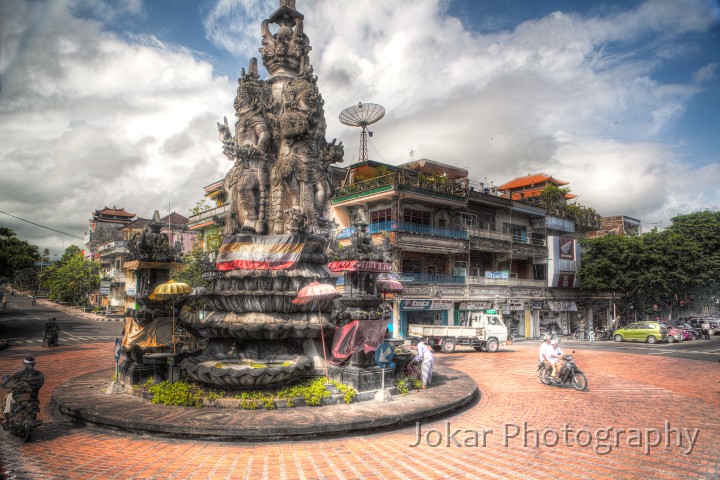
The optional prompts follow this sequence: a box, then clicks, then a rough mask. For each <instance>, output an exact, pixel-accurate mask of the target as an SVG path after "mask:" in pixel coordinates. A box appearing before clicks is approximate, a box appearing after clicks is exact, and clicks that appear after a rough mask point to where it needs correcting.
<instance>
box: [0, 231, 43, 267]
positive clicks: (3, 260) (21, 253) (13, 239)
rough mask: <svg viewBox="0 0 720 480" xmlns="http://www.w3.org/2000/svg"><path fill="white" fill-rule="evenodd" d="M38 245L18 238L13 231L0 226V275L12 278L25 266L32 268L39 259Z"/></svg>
mask: <svg viewBox="0 0 720 480" xmlns="http://www.w3.org/2000/svg"><path fill="white" fill-rule="evenodd" d="M39 258H40V256H39V254H38V247H37V246H35V245H30V244H29V243H28V242H26V241H25V240H20V239H19V238H18V237H17V234H16V233H15V231H13V230H12V229H10V228H7V227H0V277H1V278H6V279H8V280H14V278H15V275H16V274H17V273H18V272H20V271H21V270H23V269H25V268H32V267H34V266H35V263H36V262H37V261H38V260H39Z"/></svg>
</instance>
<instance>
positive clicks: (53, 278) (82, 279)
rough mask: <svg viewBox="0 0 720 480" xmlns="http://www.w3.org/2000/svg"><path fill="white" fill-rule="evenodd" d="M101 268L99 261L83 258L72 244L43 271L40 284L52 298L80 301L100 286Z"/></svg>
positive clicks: (64, 300)
mask: <svg viewBox="0 0 720 480" xmlns="http://www.w3.org/2000/svg"><path fill="white" fill-rule="evenodd" d="M101 269H102V266H101V265H100V264H99V263H96V262H91V261H89V260H86V259H85V258H83V256H82V253H81V250H80V249H79V248H78V247H76V246H74V245H72V246H70V247H68V248H67V249H65V253H64V254H63V256H62V258H61V259H60V261H59V262H56V263H54V264H53V265H52V266H50V267H49V268H48V269H47V270H45V272H43V275H42V278H41V286H42V287H43V288H46V289H47V290H48V291H49V294H50V298H51V299H53V300H57V301H60V302H71V303H80V302H82V301H83V300H84V299H85V298H86V297H87V294H88V293H90V292H91V291H93V290H97V289H98V288H100V270H101Z"/></svg>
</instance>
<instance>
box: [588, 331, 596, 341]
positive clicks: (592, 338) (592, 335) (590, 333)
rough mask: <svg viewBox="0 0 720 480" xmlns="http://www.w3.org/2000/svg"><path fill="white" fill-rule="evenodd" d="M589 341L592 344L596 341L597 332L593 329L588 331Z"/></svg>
mask: <svg viewBox="0 0 720 480" xmlns="http://www.w3.org/2000/svg"><path fill="white" fill-rule="evenodd" d="M588 340H590V341H591V342H594V341H595V331H594V330H593V329H592V328H590V329H589V330H588Z"/></svg>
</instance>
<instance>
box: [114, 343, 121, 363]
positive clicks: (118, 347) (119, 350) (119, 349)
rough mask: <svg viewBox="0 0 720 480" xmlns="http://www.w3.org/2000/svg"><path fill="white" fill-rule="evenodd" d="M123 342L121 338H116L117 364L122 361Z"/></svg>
mask: <svg viewBox="0 0 720 480" xmlns="http://www.w3.org/2000/svg"><path fill="white" fill-rule="evenodd" d="M120 345H121V342H120V339H119V338H115V363H117V362H118V360H120V355H121V354H122V349H121V348H120Z"/></svg>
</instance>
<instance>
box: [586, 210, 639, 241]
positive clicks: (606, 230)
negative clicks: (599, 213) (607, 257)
mask: <svg viewBox="0 0 720 480" xmlns="http://www.w3.org/2000/svg"><path fill="white" fill-rule="evenodd" d="M600 224H601V226H600V229H599V230H591V231H589V232H587V236H588V237H602V236H604V235H618V236H629V237H634V236H637V235H640V234H641V233H642V223H641V222H640V220H638V219H636V218H632V217H626V216H624V215H616V216H613V217H602V219H601V220H600Z"/></svg>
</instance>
